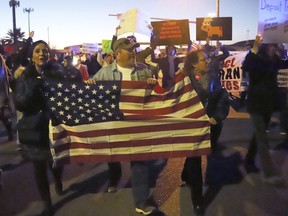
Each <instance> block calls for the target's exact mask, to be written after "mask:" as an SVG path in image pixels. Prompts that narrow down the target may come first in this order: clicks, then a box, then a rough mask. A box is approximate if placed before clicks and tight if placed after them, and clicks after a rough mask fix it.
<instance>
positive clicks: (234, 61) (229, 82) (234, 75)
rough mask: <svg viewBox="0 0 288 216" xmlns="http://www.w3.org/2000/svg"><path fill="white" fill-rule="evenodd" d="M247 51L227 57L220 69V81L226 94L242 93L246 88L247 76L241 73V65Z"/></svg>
mask: <svg viewBox="0 0 288 216" xmlns="http://www.w3.org/2000/svg"><path fill="white" fill-rule="evenodd" d="M246 55H247V51H245V52H239V53H238V54H235V55H232V56H229V57H227V58H226V59H225V61H224V65H223V68H222V69H221V73H220V79H221V82H222V86H223V87H224V88H226V89H227V91H228V92H242V91H244V90H246V89H247V87H248V76H247V74H246V73H243V71H242V63H243V61H244V59H245V56H246Z"/></svg>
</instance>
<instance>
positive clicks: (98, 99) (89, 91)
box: [44, 80, 123, 126]
mask: <svg viewBox="0 0 288 216" xmlns="http://www.w3.org/2000/svg"><path fill="white" fill-rule="evenodd" d="M45 89H46V90H45ZM45 89H44V96H45V97H46V98H47V100H46V101H47V103H49V106H48V107H50V108H49V109H50V110H49V111H50V114H51V120H52V125H57V124H61V123H63V124H65V125H68V126H74V125H81V124H90V123H97V122H104V121H117V120H122V119H123V114H122V113H121V112H120V111H119V99H120V92H121V82H119V81H99V82H96V84H92V85H89V84H86V83H83V82H78V83H76V82H69V81H64V80H63V81H59V80H57V81H56V80H46V81H45ZM48 90H49V91H48Z"/></svg>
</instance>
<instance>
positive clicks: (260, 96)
mask: <svg viewBox="0 0 288 216" xmlns="http://www.w3.org/2000/svg"><path fill="white" fill-rule="evenodd" d="M242 68H243V70H244V71H247V72H248V74H249V87H248V95H247V111H248V112H249V113H261V114H269V113H272V112H273V111H274V109H275V105H276V99H277V91H278V85H277V74H278V70H279V69H281V68H288V60H286V61H284V60H280V59H279V58H276V57H275V58H273V59H268V58H265V57H263V56H261V55H259V54H254V53H252V52H249V53H248V54H247V55H246V57H245V60H244V62H243V66H242Z"/></svg>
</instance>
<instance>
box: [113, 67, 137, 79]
mask: <svg viewBox="0 0 288 216" xmlns="http://www.w3.org/2000/svg"><path fill="white" fill-rule="evenodd" d="M117 69H118V70H119V71H120V72H121V73H122V80H131V73H132V71H133V69H134V68H124V67H121V66H119V65H118V64H117Z"/></svg>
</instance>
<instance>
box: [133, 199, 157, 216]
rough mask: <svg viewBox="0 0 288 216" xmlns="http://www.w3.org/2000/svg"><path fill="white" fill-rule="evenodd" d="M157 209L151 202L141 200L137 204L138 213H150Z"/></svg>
mask: <svg viewBox="0 0 288 216" xmlns="http://www.w3.org/2000/svg"><path fill="white" fill-rule="evenodd" d="M155 210H156V207H155V206H153V205H151V204H148V203H147V202H141V203H139V204H137V205H136V208H135V211H136V212H137V213H140V214H143V215H149V214H151V213H152V212H153V211H155Z"/></svg>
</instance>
